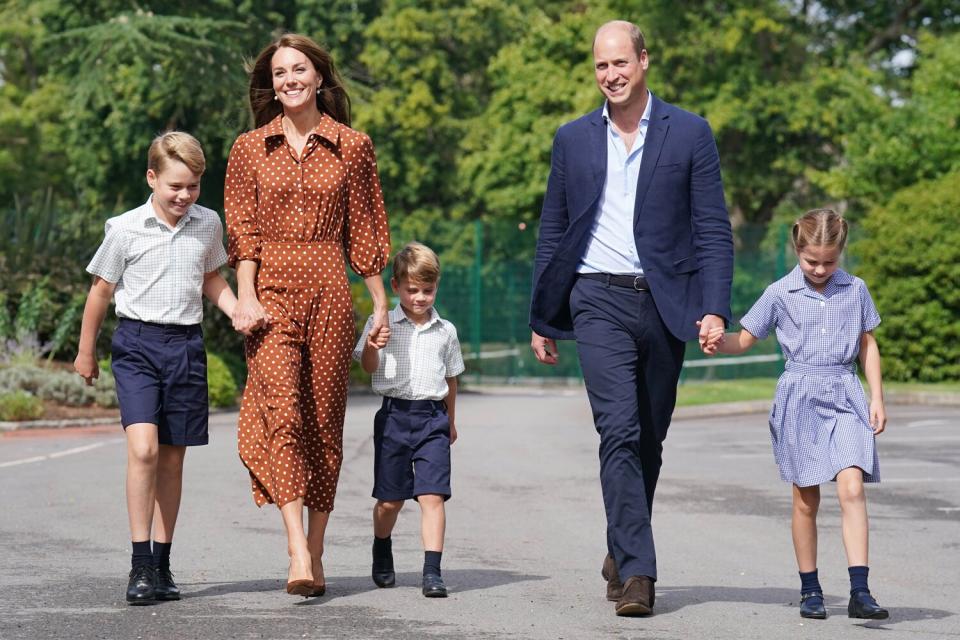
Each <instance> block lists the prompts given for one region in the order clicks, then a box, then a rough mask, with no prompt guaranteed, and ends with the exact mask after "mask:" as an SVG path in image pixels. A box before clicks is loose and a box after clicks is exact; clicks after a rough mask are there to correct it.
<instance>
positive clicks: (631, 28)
mask: <svg viewBox="0 0 960 640" xmlns="http://www.w3.org/2000/svg"><path fill="white" fill-rule="evenodd" d="M613 26H617V27H621V28H623V29H626V31H627V35H629V36H630V42H632V43H633V48H634V50H635V51H636V52H637V57H638V58H639V57H640V53H641V52H642V51H643V50H644V49H646V48H647V43H646V41H644V39H643V32H642V31H640V27H638V26H637V25H635V24H633V23H632V22H628V21H626V20H611V21H610V22H605V23H603V24H602V25H600V28H599V29H597V33H596V34H594V36H593V46H597V36H599V35H600V32H601V31H603V30H604V29H605V28H607V27H613Z"/></svg>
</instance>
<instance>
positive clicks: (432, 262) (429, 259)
mask: <svg viewBox="0 0 960 640" xmlns="http://www.w3.org/2000/svg"><path fill="white" fill-rule="evenodd" d="M393 279H394V280H396V281H397V282H400V281H402V280H413V281H415V282H420V283H423V284H433V283H435V282H438V281H439V280H440V258H438V257H437V254H435V253H434V252H433V249H431V248H430V247H428V246H427V245H425V244H421V243H419V242H410V243H408V244H407V246H405V247H404V248H403V249H401V250H400V252H399V253H397V255H395V256H394V257H393Z"/></svg>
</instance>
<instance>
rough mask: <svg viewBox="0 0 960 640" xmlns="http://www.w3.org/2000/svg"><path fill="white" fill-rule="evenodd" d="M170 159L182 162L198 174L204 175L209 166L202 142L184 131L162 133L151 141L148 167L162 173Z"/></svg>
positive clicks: (148, 152)
mask: <svg viewBox="0 0 960 640" xmlns="http://www.w3.org/2000/svg"><path fill="white" fill-rule="evenodd" d="M168 160H177V161H179V162H182V163H183V164H185V165H186V166H187V168H188V169H190V171H192V172H194V173H195V174H197V175H198V176H199V175H203V172H204V170H205V169H206V168H207V161H206V159H205V158H204V157H203V147H201V146H200V142H199V141H198V140H197V139H196V138H194V137H193V136H192V135H190V134H189V133H186V132H184V131H167V132H166V133H161V134H160V135H158V136H157V137H156V138H154V139H153V142H151V143H150V150H149V151H147V169H150V170H151V171H153V172H154V173H160V172H161V171H163V169H164V167H166V166H167V161H168Z"/></svg>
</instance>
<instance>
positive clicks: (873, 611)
mask: <svg viewBox="0 0 960 640" xmlns="http://www.w3.org/2000/svg"><path fill="white" fill-rule="evenodd" d="M847 616H848V617H850V618H866V619H867V620H886V619H887V618H889V617H890V612H889V611H887V610H886V609H884V608H883V607H881V606H880V605H879V604H877V601H876V600H875V599H874V597H873V596H872V595H870V592H869V591H858V592H857V593H854V594H852V595H851V596H850V604H848V605H847Z"/></svg>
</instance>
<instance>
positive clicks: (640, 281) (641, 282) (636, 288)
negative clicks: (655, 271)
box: [633, 276, 646, 291]
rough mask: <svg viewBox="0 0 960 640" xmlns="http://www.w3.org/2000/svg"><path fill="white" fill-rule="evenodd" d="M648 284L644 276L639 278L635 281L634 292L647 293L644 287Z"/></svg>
mask: <svg viewBox="0 0 960 640" xmlns="http://www.w3.org/2000/svg"><path fill="white" fill-rule="evenodd" d="M645 283H646V279H645V278H644V277H643V276H637V277H635V278H634V279H633V290H634V291H646V287H644V286H643V285H644V284H645Z"/></svg>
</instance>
